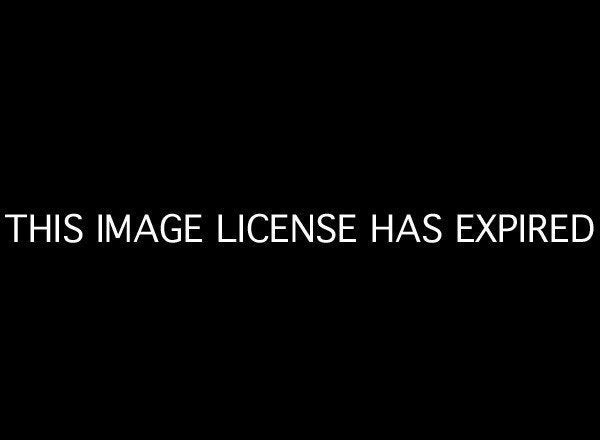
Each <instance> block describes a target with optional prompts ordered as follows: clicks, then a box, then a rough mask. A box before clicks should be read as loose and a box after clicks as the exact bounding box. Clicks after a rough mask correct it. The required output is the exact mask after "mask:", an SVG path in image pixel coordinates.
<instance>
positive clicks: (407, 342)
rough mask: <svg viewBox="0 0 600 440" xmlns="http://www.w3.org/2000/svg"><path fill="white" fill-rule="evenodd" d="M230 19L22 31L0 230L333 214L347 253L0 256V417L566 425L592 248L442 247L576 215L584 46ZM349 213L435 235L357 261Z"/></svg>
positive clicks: (369, 21)
mask: <svg viewBox="0 0 600 440" xmlns="http://www.w3.org/2000/svg"><path fill="white" fill-rule="evenodd" d="M52 12H57V11H52ZM153 12H157V11H153ZM163 12H164V11H163ZM247 12H248V14H247V13H246V12H240V11H239V10H237V9H236V11H233V10H232V11H228V12H227V13H225V14H224V15H223V14H221V15H216V14H215V13H214V12H212V11H211V12H207V11H204V12H195V13H193V14H190V15H188V14H186V13H184V12H183V11H180V12H177V13H175V15H173V16H171V15H170V14H169V15H167V14H166V13H165V15H164V16H163V14H162V12H161V14H159V15H160V18H156V16H155V15H152V17H150V16H147V15H146V13H145V12H144V13H141V12H140V11H137V12H136V13H133V14H127V15H126V14H125V13H124V12H122V13H119V14H114V16H112V15H111V16H110V17H107V18H102V19H100V18H99V17H100V15H97V14H100V12H97V13H96V12H95V13H94V14H92V15H85V19H83V18H82V16H78V18H77V19H75V18H74V19H66V22H65V23H63V22H62V21H57V20H50V19H48V16H46V17H45V16H44V14H43V13H41V14H40V16H36V17H35V19H34V18H33V15H36V14H34V13H33V12H32V11H30V12H28V14H26V15H25V16H23V17H24V19H25V20H24V21H19V23H18V24H16V25H15V26H14V29H10V30H8V31H7V39H6V44H5V52H4V55H3V66H4V67H3V70H4V72H3V73H4V74H5V79H4V80H3V85H4V87H3V96H4V99H3V110H4V111H3V124H2V125H3V133H4V136H3V137H4V142H3V156H4V158H3V160H2V173H1V176H2V177H1V179H2V201H1V202H2V205H1V206H2V213H3V214H4V213H5V212H31V213H42V212H43V213H67V212H79V213H83V214H86V215H87V216H89V215H92V214H94V213H96V212H105V211H107V210H110V211H113V212H124V211H131V212H151V213H153V214H155V215H158V214H160V213H163V212H169V211H175V212H179V213H186V212H190V213H202V214H204V215H205V216H206V217H208V218H210V217H211V216H214V215H215V214H216V213H217V212H222V211H229V212H237V211H239V210H243V211H246V212H252V211H256V212H288V213H292V212H294V213H319V212H325V211H328V212H334V213H335V212H356V213H359V215H361V243H360V244H359V245H348V246H342V245H338V246H331V247H326V248H323V247H321V248H317V247H291V246H285V245H283V246H275V245H273V246H268V247H262V248H252V247H244V248H234V249H232V248H227V249H225V248H218V247H216V246H214V245H210V244H207V245H206V246H199V247H175V248H164V247H158V248H154V247H152V246H138V247H129V248H128V247H126V246H124V247H117V248H115V247H111V248H102V247H98V246H95V245H94V244H93V243H88V244H83V245H81V246H76V247H63V246H54V247H53V246H39V247H35V248H31V247H27V246H23V247H20V246H10V245H9V243H8V242H7V240H4V242H3V245H2V254H3V257H5V258H3V263H2V264H3V270H2V273H3V278H4V282H3V284H4V285H5V286H6V287H5V288H3V289H2V291H3V295H2V301H3V303H4V304H3V307H2V311H3V314H4V315H5V319H3V324H4V327H5V331H4V338H3V339H4V341H5V347H6V348H5V355H6V356H5V358H6V362H5V365H7V366H8V367H9V370H10V373H9V374H8V375H7V376H6V382H7V384H8V385H9V386H10V388H11V389H13V388H14V389H15V393H14V394H11V396H14V397H11V404H10V408H11V412H12V413H13V414H15V415H20V416H23V414H31V410H32V409H34V408H35V409H38V410H40V411H39V412H40V413H41V414H45V415H46V417H47V418H45V419H44V420H47V421H46V422H44V423H49V424H52V425H57V426H63V423H67V424H71V423H73V420H74V419H77V420H78V421H83V422H88V423H86V425H87V426H88V427H89V426H99V427H107V426H109V425H112V422H113V421H123V420H128V421H131V420H133V421H134V425H136V426H138V427H148V426H150V427H152V428H153V429H158V426H157V425H160V426H163V427H165V428H166V429H167V430H168V431H171V430H174V429H176V428H180V427H181V426H183V425H184V424H183V422H184V421H191V422H192V423H193V424H201V426H198V427H200V428H202V427H203V426H204V425H203V423H205V420H207V419H208V420H210V421H212V422H213V423H214V422H216V423H217V424H218V425H219V426H221V427H222V429H225V430H230V429H239V428H242V429H251V428H255V427H256V428H261V429H266V428H269V429H273V428H274V427H275V426H276V425H278V424H279V423H281V422H283V423H282V424H283V426H284V427H285V428H286V429H287V430H286V431H282V432H288V431H290V430H291V431H295V430H298V429H306V430H308V432H314V431H313V430H312V429H313V428H312V427H313V426H315V422H317V423H318V422H323V421H328V422H330V423H329V426H330V428H329V429H331V430H332V431H331V432H337V430H340V429H344V428H350V429H357V430H358V429H359V428H363V429H365V430H366V431H365V432H372V431H373V430H375V429H383V428H384V427H386V426H387V425H388V424H389V423H391V424H392V426H395V427H396V428H399V427H400V428H401V427H403V426H407V427H408V425H404V424H403V423H405V422H401V421H402V420H407V419H408V420H410V421H412V422H413V423H416V424H418V425H420V426H421V427H422V428H423V429H426V430H431V429H440V428H441V429H455V428H460V429H465V428H467V427H469V428H471V429H473V428H474V427H475V425H477V424H478V423H481V422H483V425H484V426H485V427H486V428H487V429H488V430H490V429H491V430H497V429H507V430H509V432H512V431H510V430H511V429H512V428H511V427H512V426H514V423H515V422H522V421H525V420H528V421H532V420H533V421H534V423H532V424H531V426H532V428H533V429H540V427H548V426H551V427H553V428H556V429H557V428H558V426H557V425H559V424H560V425H561V426H563V427H566V428H568V429H573V424H572V423H573V419H572V418H571V416H572V415H573V414H576V415H577V417H578V418H579V420H580V421H581V420H583V419H584V418H585V417H586V414H588V411H589V409H586V408H587V405H586V403H585V402H586V396H589V395H590V394H591V393H592V390H593V389H595V388H594V385H593V381H592V375H591V372H592V371H593V369H594V366H595V365H596V364H595V363H594V362H592V359H593V356H592V355H593V348H594V347H593V341H594V339H595V338H596V336H597V327H598V326H597V322H596V320H595V314H596V310H597V304H596V301H595V299H594V297H593V295H594V293H595V290H597V289H596V287H595V284H594V283H593V281H595V279H594V269H595V266H596V262H597V253H596V247H597V238H595V239H594V242H593V243H590V244H587V245H560V244H559V245H552V246H544V245H541V246H522V245H521V246H518V245H515V244H508V245H506V246H486V245H482V246H460V245H458V244H456V243H455V242H454V241H455V240H454V238H455V236H454V225H453V218H454V216H455V215H456V214H457V213H460V212H477V213H487V214H490V213H512V214H518V213H530V212H531V213H545V214H549V213H585V214H588V215H592V216H593V217H594V218H595V220H596V221H597V212H598V211H597V208H596V207H595V205H596V203H595V200H596V199H595V195H594V193H593V188H594V187H595V186H596V184H595V180H596V179H595V178H594V177H595V174H594V161H593V159H592V154H593V152H592V147H593V146H594V145H596V144H597V135H596V133H595V130H594V128H595V121H596V118H597V108H596V107H595V102H596V101H597V85H596V84H595V82H594V81H593V78H595V77H597V69H596V68H595V66H594V65H593V54H594V52H593V49H594V47H593V46H592V44H591V43H592V40H591V39H589V38H590V36H589V35H588V33H591V32H592V29H591V28H589V27H588V26H587V25H586V24H585V23H584V22H583V21H582V19H581V18H580V17H575V18H569V17H567V16H566V15H565V16H563V17H561V19H560V20H559V21H556V19H553V20H550V19H549V18H543V17H542V16H541V15H540V14H539V13H536V14H532V15H527V17H526V18H524V17H525V13H524V11H521V13H520V14H516V15H514V16H513V15H510V14H509V16H506V15H504V14H500V11H496V12H494V13H487V12H483V11H481V13H480V15H477V13H476V12H475V11H469V14H466V11H445V12H441V11H427V12H425V13H420V14H416V13H414V12H412V11H404V12H397V11H395V12H393V13H392V12H385V11H380V12H376V13H374V14H371V13H369V14H367V13H366V11H353V12H354V14H351V15H347V14H346V13H344V14H338V13H332V14H328V15H327V17H326V18H325V14H324V11H321V13H319V14H308V16H307V15H306V14H303V13H301V11H295V12H293V13H284V12H283V11H281V12H280V13H276V12H275V11H272V10H270V11H269V13H268V14H267V13H266V12H265V11H262V12H261V11H255V10H253V11H247ZM305 12H306V11H305ZM338 12H339V11H338ZM446 12H448V13H449V12H453V13H454V15H446ZM538 12H539V11H538ZM69 13H70V14H73V13H74V12H73V11H70V12H69ZM250 13H253V14H251V15H249V14H250ZM75 14H76V13H75ZM278 14H280V15H278ZM470 14H474V15H470ZM184 16H185V18H184ZM69 17H70V15H69ZM102 17H104V15H102ZM257 17H259V18H260V19H259V18H257ZM517 17H518V18H517ZM63 18H65V16H64V15H63ZM375 212H376V213H380V214H387V213H395V214H405V213H413V214H423V213H428V212H438V213H440V214H441V215H443V217H444V219H445V220H446V221H447V225H448V227H447V228H445V229H444V233H445V238H444V241H443V243H441V244H440V245H438V246H420V247H417V246H413V245H411V244H410V243H407V244H406V245H401V246H394V247H377V248H376V247H374V246H371V245H369V244H368V238H369V234H368V229H367V228H366V225H368V223H364V221H365V220H368V218H369V215H370V214H371V213H375ZM363 229H366V232H365V231H363ZM3 233H5V231H3ZM4 237H6V235H4ZM54 411H56V412H58V413H61V414H63V416H62V417H54V416H52V414H53V412H54ZM36 413H38V412H36ZM40 417H41V416H40ZM173 417H174V418H173ZM40 420H41V419H40ZM92 423H93V424H92ZM578 425H579V423H578ZM48 426H50V425H48ZM133 429H139V428H135V427H134V428H133Z"/></svg>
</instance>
